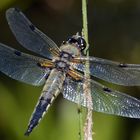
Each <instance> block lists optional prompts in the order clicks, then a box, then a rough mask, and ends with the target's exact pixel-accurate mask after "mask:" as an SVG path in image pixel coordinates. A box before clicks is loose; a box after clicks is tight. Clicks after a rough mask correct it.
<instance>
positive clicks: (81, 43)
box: [78, 37, 86, 51]
mask: <svg viewBox="0 0 140 140" xmlns="http://www.w3.org/2000/svg"><path fill="white" fill-rule="evenodd" d="M78 45H79V47H80V49H81V51H83V50H84V49H85V48H86V41H85V39H84V38H82V37H79V38H78Z"/></svg>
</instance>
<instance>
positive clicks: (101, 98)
mask: <svg viewBox="0 0 140 140" xmlns="http://www.w3.org/2000/svg"><path fill="white" fill-rule="evenodd" d="M90 84H91V94H92V101H93V110H94V111H97V112H102V113H107V114H113V115H119V116H124V117H130V118H140V101H139V100H138V99H136V98H134V97H131V96H129V95H126V94H124V93H121V92H118V91H115V90H111V89H109V88H107V87H105V86H103V85H101V84H99V83H97V82H95V81H93V80H91V81H90ZM63 96H64V98H66V99H67V100H70V101H72V102H75V103H79V101H80V104H81V105H83V106H85V107H87V100H86V98H85V95H84V93H83V82H77V81H74V80H72V79H70V78H67V79H66V81H65V84H64V90H63Z"/></svg>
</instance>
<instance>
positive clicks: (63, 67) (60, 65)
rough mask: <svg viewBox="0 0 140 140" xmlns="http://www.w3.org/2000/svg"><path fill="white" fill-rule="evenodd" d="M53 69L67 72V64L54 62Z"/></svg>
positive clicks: (58, 61) (61, 61)
mask: <svg viewBox="0 0 140 140" xmlns="http://www.w3.org/2000/svg"><path fill="white" fill-rule="evenodd" d="M55 68H56V69H58V70H61V71H64V72H67V71H68V70H69V64H68V63H67V62H65V61H63V60H56V61H55Z"/></svg>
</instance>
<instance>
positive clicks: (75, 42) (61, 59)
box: [0, 8, 140, 135]
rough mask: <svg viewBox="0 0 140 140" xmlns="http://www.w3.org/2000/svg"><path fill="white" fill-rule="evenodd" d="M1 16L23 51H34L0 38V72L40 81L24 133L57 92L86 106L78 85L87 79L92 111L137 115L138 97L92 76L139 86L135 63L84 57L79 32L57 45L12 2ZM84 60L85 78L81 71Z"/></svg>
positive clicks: (139, 71)
mask: <svg viewBox="0 0 140 140" xmlns="http://www.w3.org/2000/svg"><path fill="white" fill-rule="evenodd" d="M6 19H7V21H8V24H9V26H10V29H11V30H12V32H13V34H14V36H15V38H16V40H17V41H18V42H19V43H20V44H21V45H22V46H23V47H25V48H26V49H28V50H29V51H32V52H34V53H36V54H39V55H40V56H34V55H30V54H26V53H23V52H21V51H18V50H16V49H14V48H12V47H9V46H7V45H5V44H2V43H0V71H1V72H2V73H4V74H6V75H7V76H9V77H11V78H13V79H15V80H18V81H21V82H24V83H27V84H31V85H34V86H41V85H44V87H43V90H42V93H41V96H40V97H39V100H38V102H37V105H36V107H35V109H34V111H33V113H32V115H31V118H30V120H29V124H28V128H27V130H26V132H25V135H29V134H30V133H31V132H32V130H33V129H34V128H35V127H36V126H37V125H38V124H39V122H40V120H41V119H42V118H43V116H44V115H45V113H46V112H47V111H48V109H49V107H50V106H51V105H52V103H53V101H54V99H55V98H56V97H57V96H58V95H59V94H60V93H62V94H63V97H64V98H65V99H67V100H69V101H71V102H74V103H77V104H79V103H80V104H81V105H82V106H84V107H87V108H88V104H89V101H88V100H87V99H86V95H85V93H84V88H83V86H84V83H85V82H87V81H88V82H89V83H90V90H91V96H92V102H93V106H92V109H93V111H97V112H102V113H107V114H112V115H118V116H123V117H129V118H140V100H138V99H136V98H134V97H132V96H129V95H127V94H125V93H122V92H119V91H116V90H113V89H111V88H108V87H106V86H104V85H102V84H100V83H99V82H97V81H95V80H94V78H95V77H96V78H99V79H101V80H104V81H107V82H111V83H114V84H118V85H122V86H139V85H140V64H125V63H119V62H114V61H110V60H106V59H102V58H97V57H92V56H90V57H86V56H85V55H83V51H84V50H85V48H86V46H87V45H86V41H85V39H84V38H83V36H81V35H79V34H76V35H73V36H72V37H70V38H68V39H67V40H66V41H63V43H62V44H61V45H60V47H58V46H57V45H56V44H55V42H54V41H53V40H51V39H50V38H49V37H48V36H47V35H45V34H44V33H43V32H41V31H40V30H39V29H38V28H36V27H35V26H34V25H33V24H32V23H31V22H30V21H29V20H28V19H27V17H26V16H25V15H24V14H23V13H22V12H21V11H20V10H19V9H17V8H10V9H8V10H7V11H6ZM41 56H42V57H41ZM87 62H88V63H89V74H90V78H87V77H86V76H85V74H84V72H85V69H86V66H85V64H86V63H87ZM79 100H80V102H79Z"/></svg>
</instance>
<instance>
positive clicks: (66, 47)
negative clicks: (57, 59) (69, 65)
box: [60, 43, 81, 57]
mask: <svg viewBox="0 0 140 140" xmlns="http://www.w3.org/2000/svg"><path fill="white" fill-rule="evenodd" d="M60 49H61V50H62V52H66V53H67V54H69V55H71V56H72V57H75V56H80V55H81V51H80V49H78V47H76V44H69V43H66V44H63V45H62V46H60Z"/></svg>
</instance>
